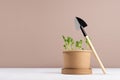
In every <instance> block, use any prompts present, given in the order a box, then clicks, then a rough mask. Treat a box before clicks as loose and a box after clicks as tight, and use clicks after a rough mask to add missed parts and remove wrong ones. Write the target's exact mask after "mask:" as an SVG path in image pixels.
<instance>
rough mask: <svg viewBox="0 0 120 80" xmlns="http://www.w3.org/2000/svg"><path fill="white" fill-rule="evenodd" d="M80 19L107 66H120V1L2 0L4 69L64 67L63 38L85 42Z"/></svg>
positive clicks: (0, 61) (0, 21)
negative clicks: (78, 19)
mask: <svg viewBox="0 0 120 80" xmlns="http://www.w3.org/2000/svg"><path fill="white" fill-rule="evenodd" d="M76 16H78V17H81V18H82V19H84V20H85V21H86V22H87V23H88V27H87V28H86V31H87V33H88V35H89V36H90V38H91V39H92V42H93V44H94V46H95V48H96V50H97V52H98V54H99V57H100V58H101V60H102V61H103V63H104V65H105V67H120V63H119V61H120V50H119V49H120V0H0V67H62V57H63V56H62V51H63V39H62V37H61V36H62V35H65V36H72V37H73V38H75V39H76V40H78V39H83V35H82V33H81V31H79V30H76V29H75V24H74V23H75V22H74V19H75V17H76ZM92 67H99V65H98V63H97V62H96V60H95V59H94V57H93V56H92Z"/></svg>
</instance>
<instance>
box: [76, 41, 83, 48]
mask: <svg viewBox="0 0 120 80" xmlns="http://www.w3.org/2000/svg"><path fill="white" fill-rule="evenodd" d="M76 48H78V49H82V40H80V41H76Z"/></svg>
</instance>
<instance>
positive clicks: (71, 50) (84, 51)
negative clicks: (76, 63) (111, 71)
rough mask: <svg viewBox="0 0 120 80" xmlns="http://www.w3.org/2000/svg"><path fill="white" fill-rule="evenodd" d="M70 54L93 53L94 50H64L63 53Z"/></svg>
mask: <svg viewBox="0 0 120 80" xmlns="http://www.w3.org/2000/svg"><path fill="white" fill-rule="evenodd" d="M66 52H67V53H69V52H92V50H64V51H63V53H66Z"/></svg>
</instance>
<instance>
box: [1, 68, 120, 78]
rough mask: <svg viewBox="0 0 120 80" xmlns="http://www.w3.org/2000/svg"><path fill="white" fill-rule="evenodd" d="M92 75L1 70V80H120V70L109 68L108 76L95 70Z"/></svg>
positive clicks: (55, 71)
mask: <svg viewBox="0 0 120 80" xmlns="http://www.w3.org/2000/svg"><path fill="white" fill-rule="evenodd" d="M92 70H93V74H91V75H64V74H61V68H0V80H120V68H107V74H105V75H104V74H102V71H101V69H98V68H94V69H92Z"/></svg>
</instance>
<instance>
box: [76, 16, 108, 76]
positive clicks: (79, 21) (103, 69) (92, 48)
mask: <svg viewBox="0 0 120 80" xmlns="http://www.w3.org/2000/svg"><path fill="white" fill-rule="evenodd" d="M76 20H77V22H78V23H79V25H80V29H81V31H82V33H83V35H84V37H85V38H86V40H87V41H88V44H89V47H90V48H91V50H92V51H93V53H94V56H95V58H96V59H97V61H98V62H99V64H100V67H101V68H102V71H103V73H104V74H106V70H105V68H104V65H103V64H102V62H101V60H100V58H99V56H98V54H97V52H96V50H95V48H94V46H93V44H92V42H91V40H90V38H89V37H88V35H87V33H86V32H85V30H84V28H85V27H87V23H86V22H85V21H83V20H82V19H81V18H78V17H76Z"/></svg>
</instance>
